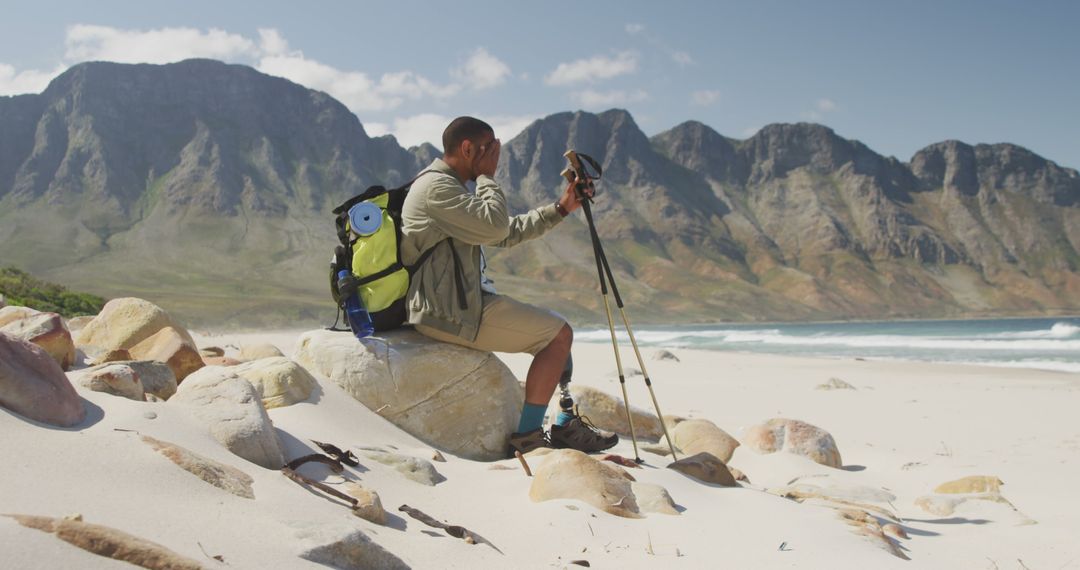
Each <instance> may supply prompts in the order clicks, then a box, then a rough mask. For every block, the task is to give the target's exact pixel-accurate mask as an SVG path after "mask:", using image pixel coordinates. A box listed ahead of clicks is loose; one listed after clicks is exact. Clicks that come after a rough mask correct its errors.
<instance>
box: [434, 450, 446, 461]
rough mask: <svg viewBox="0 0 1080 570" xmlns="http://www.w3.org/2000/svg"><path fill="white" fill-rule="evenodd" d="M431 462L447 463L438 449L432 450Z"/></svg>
mask: <svg viewBox="0 0 1080 570" xmlns="http://www.w3.org/2000/svg"><path fill="white" fill-rule="evenodd" d="M431 460H432V461H438V462H439V463H446V458H445V457H443V454H442V452H441V451H439V450H438V449H432V450H431Z"/></svg>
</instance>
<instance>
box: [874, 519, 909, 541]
mask: <svg viewBox="0 0 1080 570" xmlns="http://www.w3.org/2000/svg"><path fill="white" fill-rule="evenodd" d="M881 531H882V532H884V533H885V534H886V535H888V536H891V537H892V538H903V539H905V540H907V539H909V538H911V537H910V536H908V533H907V531H905V530H904V527H902V526H900V525H898V524H896V523H885V524H883V525H881Z"/></svg>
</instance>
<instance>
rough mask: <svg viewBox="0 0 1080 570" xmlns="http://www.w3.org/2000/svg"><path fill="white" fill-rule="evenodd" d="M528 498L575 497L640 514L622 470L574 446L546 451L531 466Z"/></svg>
mask: <svg viewBox="0 0 1080 570" xmlns="http://www.w3.org/2000/svg"><path fill="white" fill-rule="evenodd" d="M529 498H530V499H532V500H533V502H537V503H538V502H541V501H550V500H552V499H575V500H578V501H583V502H585V503H588V504H590V505H592V506H594V507H596V508H598V509H600V510H602V511H604V512H607V513H610V514H613V515H616V516H620V517H626V518H640V517H641V514H640V510H639V507H638V504H637V499H636V498H635V497H634V491H633V489H632V488H631V481H630V480H629V479H627V478H626V477H625V472H624V471H622V470H621V469H619V468H617V467H615V466H613V465H610V464H606V463H604V462H601V461H597V460H596V459H594V458H592V457H589V456H588V455H585V454H584V453H582V452H580V451H577V450H576V449H557V450H554V451H552V452H551V453H548V454H547V456H546V457H545V458H544V460H543V462H541V463H540V465H539V466H538V467H536V468H534V469H533V480H532V485H531V486H530V487H529Z"/></svg>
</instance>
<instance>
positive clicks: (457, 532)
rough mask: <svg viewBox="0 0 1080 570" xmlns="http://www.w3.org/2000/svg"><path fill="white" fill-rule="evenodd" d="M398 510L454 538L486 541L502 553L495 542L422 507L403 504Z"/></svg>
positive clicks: (466, 540)
mask: <svg viewBox="0 0 1080 570" xmlns="http://www.w3.org/2000/svg"><path fill="white" fill-rule="evenodd" d="M398 510H399V511H401V512H403V513H405V514H407V515H409V516H410V517H412V518H414V519H416V520H418V521H420V522H422V523H424V524H426V525H428V526H430V527H433V528H441V529H443V530H444V531H446V534H449V535H450V536H452V537H454V538H460V539H462V540H464V541H465V542H467V543H469V544H477V543H484V544H486V545H488V546H490V547H492V548H494V549H495V551H496V552H498V553H499V554H502V553H503V551H501V550H499V549H498V547H496V546H495V545H494V544H492V543H491V542H490V541H488V540H487V539H486V538H484V537H482V536H480V535H478V534H476V533H475V532H473V531H471V530H469V529H467V528H465V527H463V526H458V525H452V524H446V523H444V522H442V521H440V520H437V519H435V517H432V516H431V515H429V514H427V513H425V512H424V511H421V510H420V509H414V508H412V507H410V506H409V505H401V506H400V507H398Z"/></svg>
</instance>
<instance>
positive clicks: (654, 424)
mask: <svg viewBox="0 0 1080 570" xmlns="http://www.w3.org/2000/svg"><path fill="white" fill-rule="evenodd" d="M570 393H571V395H573V397H574V403H575V404H577V406H578V411H579V413H580V414H581V415H583V416H587V417H588V418H589V421H591V422H592V423H593V424H594V425H596V427H598V428H600V429H602V430H606V431H610V432H615V433H617V434H619V435H622V436H625V437H629V436H630V425H629V424H627V423H626V407H625V406H623V402H622V399H621V398H617V397H615V396H612V395H611V394H607V393H604V392H601V391H600V390H597V389H595V388H590V387H588V386H574V385H573V384H571V385H570ZM555 397H556V398H558V397H559V394H558V391H556V393H555ZM630 415H631V417H632V418H633V420H634V431H635V432H636V433H637V436H638V438H639V439H650V440H654V441H655V440H659V439H660V438H661V437H663V435H664V428H663V427H662V426H661V425H660V419H659V418H657V417H656V416H655V415H654V414H650V413H649V412H647V411H645V410H642V409H641V408H638V407H636V406H630Z"/></svg>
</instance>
